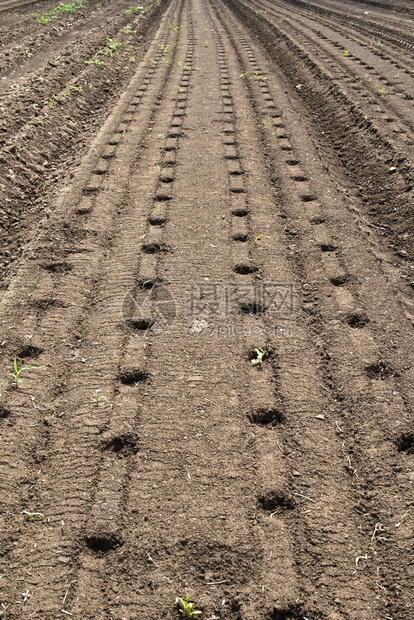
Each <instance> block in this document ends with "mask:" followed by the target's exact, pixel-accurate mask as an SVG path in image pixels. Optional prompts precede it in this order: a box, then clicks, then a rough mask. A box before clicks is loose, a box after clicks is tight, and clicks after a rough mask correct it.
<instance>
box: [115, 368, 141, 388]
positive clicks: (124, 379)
mask: <svg viewBox="0 0 414 620" xmlns="http://www.w3.org/2000/svg"><path fill="white" fill-rule="evenodd" d="M119 379H120V381H121V383H122V384H123V385H136V384H137V383H143V382H144V381H146V380H147V379H148V373H147V372H145V371H143V370H129V371H128V370H127V371H125V372H123V373H122V374H121V375H120V377H119Z"/></svg>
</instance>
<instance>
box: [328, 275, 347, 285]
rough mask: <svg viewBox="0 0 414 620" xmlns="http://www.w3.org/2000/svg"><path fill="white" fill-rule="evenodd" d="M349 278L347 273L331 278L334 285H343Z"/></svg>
mask: <svg viewBox="0 0 414 620" xmlns="http://www.w3.org/2000/svg"><path fill="white" fill-rule="evenodd" d="M347 280H348V276H346V275H345V274H343V275H340V276H336V277H334V278H331V282H332V284H333V285H334V286H343V285H344V284H346V282H347Z"/></svg>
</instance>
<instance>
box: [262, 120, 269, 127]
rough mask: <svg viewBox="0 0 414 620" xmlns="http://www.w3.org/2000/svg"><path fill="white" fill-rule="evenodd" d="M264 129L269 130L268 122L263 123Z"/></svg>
mask: <svg viewBox="0 0 414 620" xmlns="http://www.w3.org/2000/svg"><path fill="white" fill-rule="evenodd" d="M263 127H264V129H267V127H268V124H267V122H266V121H263Z"/></svg>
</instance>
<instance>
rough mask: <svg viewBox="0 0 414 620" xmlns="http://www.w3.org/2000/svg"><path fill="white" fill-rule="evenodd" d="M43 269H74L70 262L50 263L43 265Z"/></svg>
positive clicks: (53, 271)
mask: <svg viewBox="0 0 414 620" xmlns="http://www.w3.org/2000/svg"><path fill="white" fill-rule="evenodd" d="M43 269H46V271H51V272H52V273H66V272H67V271H70V270H71V269H72V265H69V263H63V262H62V263H49V264H48V265H43Z"/></svg>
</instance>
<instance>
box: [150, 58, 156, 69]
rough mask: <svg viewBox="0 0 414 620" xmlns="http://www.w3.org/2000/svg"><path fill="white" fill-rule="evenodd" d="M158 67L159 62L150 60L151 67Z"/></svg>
mask: <svg viewBox="0 0 414 620" xmlns="http://www.w3.org/2000/svg"><path fill="white" fill-rule="evenodd" d="M156 65H157V61H156V60H154V59H153V58H151V60H150V67H155V66H156Z"/></svg>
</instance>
